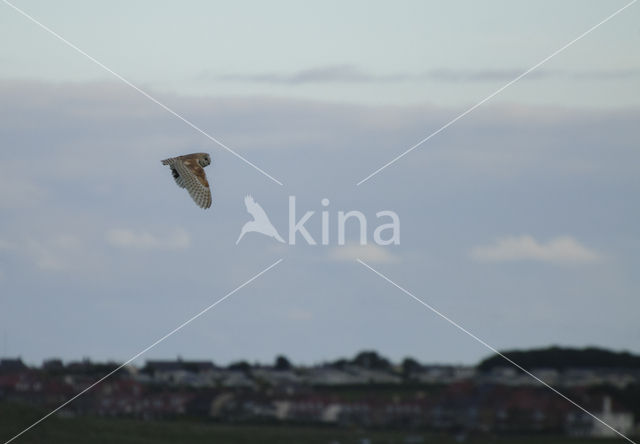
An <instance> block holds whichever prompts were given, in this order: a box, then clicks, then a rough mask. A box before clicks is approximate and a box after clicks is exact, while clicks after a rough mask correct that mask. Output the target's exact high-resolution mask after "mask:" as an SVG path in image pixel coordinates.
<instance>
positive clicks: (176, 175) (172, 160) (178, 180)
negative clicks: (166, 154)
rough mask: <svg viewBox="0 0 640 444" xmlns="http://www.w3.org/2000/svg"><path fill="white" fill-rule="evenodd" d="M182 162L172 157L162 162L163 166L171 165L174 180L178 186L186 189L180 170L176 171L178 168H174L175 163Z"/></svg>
mask: <svg viewBox="0 0 640 444" xmlns="http://www.w3.org/2000/svg"><path fill="white" fill-rule="evenodd" d="M179 161H180V160H179V159H178V158H176V157H170V158H169V159H164V160H163V161H162V164H163V165H169V168H171V175H172V176H173V179H174V180H175V181H176V184H177V185H178V186H179V187H180V188H184V180H183V179H182V177H180V174H179V173H178V170H176V167H175V166H174V163H176V162H179Z"/></svg>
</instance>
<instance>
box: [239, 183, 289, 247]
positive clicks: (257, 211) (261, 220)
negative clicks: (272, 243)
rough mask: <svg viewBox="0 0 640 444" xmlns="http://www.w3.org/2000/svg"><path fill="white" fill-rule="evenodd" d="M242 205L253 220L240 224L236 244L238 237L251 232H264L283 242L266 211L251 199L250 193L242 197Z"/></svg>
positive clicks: (240, 237)
mask: <svg viewBox="0 0 640 444" xmlns="http://www.w3.org/2000/svg"><path fill="white" fill-rule="evenodd" d="M244 205H245V207H247V212H248V213H249V214H250V215H251V216H253V220H250V221H249V222H247V223H246V224H244V225H243V226H242V230H241V231H240V236H238V240H237V241H236V245H238V243H239V242H240V239H242V238H243V237H244V235H245V234H247V233H252V232H254V233H260V234H264V235H265V236H269V237H272V238H274V239H275V240H277V241H278V242H282V243H283V244H284V239H282V237H280V235H279V234H278V230H276V227H274V226H273V224H272V223H271V221H270V220H269V216H267V213H265V212H264V210H263V209H262V207H261V206H260V204H259V203H258V202H256V201H255V200H253V197H251V196H250V195H249V196H246V197H245V198H244Z"/></svg>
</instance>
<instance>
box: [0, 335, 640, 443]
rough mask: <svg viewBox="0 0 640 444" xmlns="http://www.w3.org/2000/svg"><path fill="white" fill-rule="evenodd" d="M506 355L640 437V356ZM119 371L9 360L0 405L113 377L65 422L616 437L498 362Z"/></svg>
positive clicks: (61, 395)
mask: <svg viewBox="0 0 640 444" xmlns="http://www.w3.org/2000/svg"><path fill="white" fill-rule="evenodd" d="M504 354H505V356H507V357H509V359H512V360H513V361H514V362H517V363H518V364H519V365H521V366H522V367H523V368H525V369H526V370H527V371H529V372H531V373H532V374H533V375H534V376H535V377H537V378H539V379H540V380H542V381H544V382H545V383H546V384H549V385H550V386H552V387H553V388H554V389H556V390H558V391H560V392H561V393H563V394H564V395H566V396H567V397H569V398H570V399H571V400H573V401H575V402H576V403H578V404H579V405H580V406H582V407H584V408H585V409H586V410H588V411H589V412H590V413H593V414H594V415H596V416H597V417H598V418H600V419H601V420H602V421H604V422H605V423H606V424H608V425H610V426H611V427H613V428H615V429H616V430H618V431H619V432H620V433H623V434H625V435H627V436H630V435H639V434H640V423H639V422H638V420H639V419H640V356H634V355H631V354H629V353H617V352H611V351H607V350H602V349H596V348H587V349H569V348H558V347H553V348H547V349H539V350H530V351H507V352H504ZM119 367H120V364H119V363H115V362H109V363H99V362H91V361H90V360H82V361H76V362H66V363H65V362H63V361H61V360H59V359H49V360H46V361H45V362H43V364H42V365H41V366H40V367H30V366H27V365H25V364H24V363H23V361H22V360H21V359H20V358H3V359H0V403H3V404H7V405H16V404H29V405H35V406H38V407H43V408H50V409H53V408H55V407H58V406H59V405H60V404H62V403H63V402H65V401H67V400H68V399H70V398H71V397H73V396H74V395H76V394H77V393H80V392H81V391H83V390H85V389H86V388H87V387H89V386H91V385H92V384H94V383H95V382H96V381H98V380H99V379H100V378H102V377H104V376H105V375H108V374H109V373H112V372H114V371H115V370H117V371H115V372H114V373H113V374H112V375H111V376H110V377H108V378H106V379H105V380H104V381H103V382H101V383H100V384H98V385H96V386H95V387H93V388H92V389H91V390H89V391H87V392H86V393H85V394H83V395H82V396H80V397H78V399H76V400H74V401H73V402H71V403H69V404H68V405H67V406H65V407H64V408H63V409H61V410H60V411H59V412H58V415H59V416H62V417H75V416H83V415H87V416H98V417H114V418H135V419H148V420H163V419H174V418H194V419H196V418H197V419H201V420H206V421H213V422H221V423H234V424H238V423H247V424H271V423H284V424H299V425H318V424H321V425H333V426H337V427H340V426H358V427H365V428H378V427H379V428H406V429H416V430H418V429H420V430H432V431H435V432H447V433H450V432H451V433H460V434H474V433H478V434H481V433H498V434H499V433H504V434H509V433H527V434H530V433H535V434H545V433H548V434H556V435H557V434H564V435H567V436H575V437H615V436H617V435H616V433H615V432H614V431H612V430H611V429H610V428H608V427H606V426H605V425H603V424H602V423H601V422H599V421H597V420H596V419H594V418H593V417H592V416H591V415H589V414H588V413H586V412H584V411H582V410H581V409H579V408H577V407H576V406H575V405H573V404H572V403H570V402H569V401H567V400H566V399H564V398H563V397H562V396H560V395H558V394H557V393H554V392H553V391H552V390H551V389H549V388H548V387H545V386H544V385H543V384H541V383H540V382H539V381H536V379H535V378H532V377H531V376H530V375H528V374H526V373H524V372H522V371H521V370H519V369H517V368H516V367H514V366H513V365H511V364H510V363H508V362H507V361H506V360H505V359H503V358H502V357H500V356H497V355H496V356H492V357H490V358H488V359H485V360H483V361H482V362H480V363H479V364H478V365H476V366H454V365H428V364H423V363H420V362H418V361H416V360H415V359H411V358H407V359H405V360H403V361H402V362H399V363H393V362H391V361H389V360H388V359H386V358H384V357H383V356H380V355H379V354H378V353H376V352H374V351H363V352H361V353H359V354H357V355H356V356H354V357H353V358H352V359H340V360H336V361H333V362H326V363H323V364H319V365H314V366H298V365H295V364H293V363H291V362H290V361H289V360H288V359H287V358H286V357H284V356H278V357H277V358H276V359H275V360H274V362H273V363H270V364H268V365H264V364H250V363H248V362H236V363H233V364H230V365H226V366H218V365H215V364H214V363H213V362H212V361H191V360H182V359H175V360H150V361H147V362H146V363H145V365H144V366H142V367H140V368H138V367H134V366H124V367H122V368H120V369H119V370H118V368H119Z"/></svg>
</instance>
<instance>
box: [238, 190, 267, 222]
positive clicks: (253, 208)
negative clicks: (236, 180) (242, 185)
mask: <svg viewBox="0 0 640 444" xmlns="http://www.w3.org/2000/svg"><path fill="white" fill-rule="evenodd" d="M244 205H245V206H246V207H247V212H248V213H249V214H250V215H252V216H253V219H254V220H256V221H257V220H266V221H267V222H268V221H269V218H268V217H267V213H265V212H264V210H263V209H262V207H261V206H260V204H259V203H257V202H256V201H255V200H253V197H251V196H246V197H245V198H244Z"/></svg>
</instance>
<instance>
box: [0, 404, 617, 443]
mask: <svg viewBox="0 0 640 444" xmlns="http://www.w3.org/2000/svg"><path fill="white" fill-rule="evenodd" d="M44 413H46V412H44V411H41V410H38V409H34V408H32V407H28V406H23V405H17V404H12V405H8V404H0V443H4V442H5V441H7V440H8V439H10V438H11V437H13V436H14V435H15V434H17V433H19V432H20V431H21V430H23V429H24V428H26V427H28V426H29V425H31V424H32V423H33V422H35V421H36V420H38V419H39V418H41V417H42V416H43V415H44ZM408 437H414V438H418V437H421V438H422V440H421V441H420V440H417V441H407V438H408ZM365 438H366V439H368V440H369V441H368V442H369V443H371V444H405V443H407V442H415V443H416V444H417V443H419V442H422V443H425V444H426V443H434V444H435V443H442V444H453V443H457V441H456V440H455V439H454V438H453V437H450V436H447V435H434V434H430V433H427V432H425V433H422V432H418V431H400V430H395V431H393V430H392V431H384V430H362V429H348V428H333V427H317V426H309V427H304V426H285V425H229V424H214V423H209V422H199V421H189V420H176V421H141V420H133V419H104V418H93V417H79V418H60V417H56V416H52V417H50V418H48V419H47V420H45V421H43V422H42V423H40V424H38V425H37V426H35V427H34V428H33V429H31V430H29V431H28V432H26V433H25V434H24V435H22V436H20V437H19V438H17V439H16V440H15V441H14V442H15V443H24V444H28V443H29V444H30V443H47V444H57V443H60V444H63V443H64V444H76V443H77V444H102V443H104V444H107V443H109V444H111V443H123V444H163V443H181V444H190V443H193V444H199V443H203V444H204V443H207V444H211V443H220V444H249V443H251V444H253V443H264V444H272V443H273V444H275V443H278V444H300V443H305V444H307V443H308V444H329V443H340V444H349V443H353V444H356V443H358V444H361V443H363V442H367V441H364V439H365ZM466 442H468V443H470V444H489V443H492V444H511V443H522V444H538V443H545V444H582V443H588V444H594V443H596V444H611V443H614V442H615V443H618V444H619V443H620V442H621V441H620V440H597V441H593V440H586V439H570V438H566V437H552V436H540V437H516V436H509V437H487V436H484V437H477V438H470V439H468V440H467V441H466Z"/></svg>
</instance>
